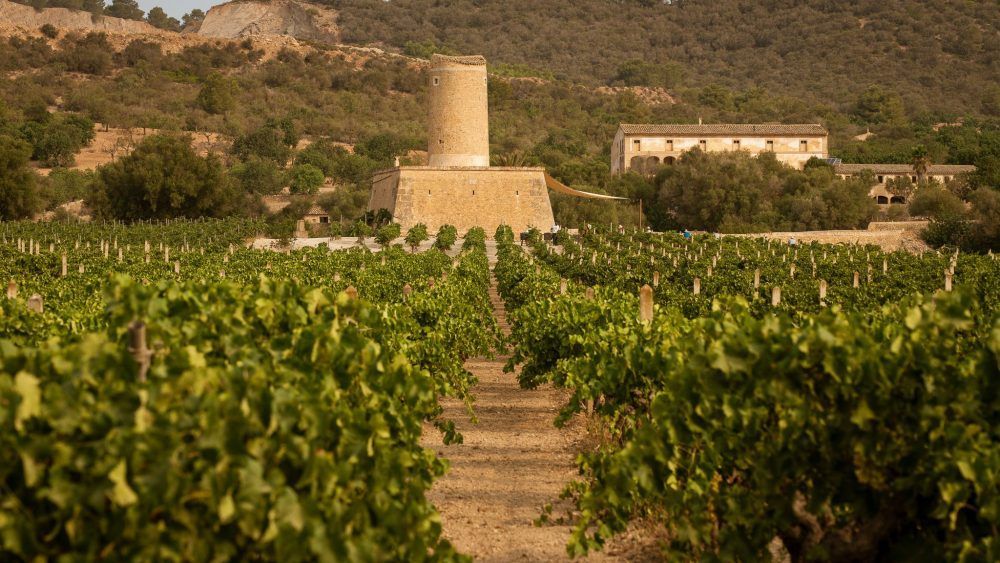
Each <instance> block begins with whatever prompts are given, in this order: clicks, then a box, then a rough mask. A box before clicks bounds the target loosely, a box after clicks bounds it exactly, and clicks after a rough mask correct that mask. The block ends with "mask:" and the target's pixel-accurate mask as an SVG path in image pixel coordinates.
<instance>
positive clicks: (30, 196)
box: [0, 135, 38, 221]
mask: <svg viewBox="0 0 1000 563" xmlns="http://www.w3.org/2000/svg"><path fill="white" fill-rule="evenodd" d="M30 156H31V145H29V144H28V143H25V142H24V141H21V140H18V139H15V138H12V137H9V136H6V135H0V219H3V220H5V221H10V220H14V219H23V218H26V217H31V216H32V215H33V214H34V213H35V211H36V210H37V208H38V188H37V182H38V180H37V175H36V174H35V172H34V171H33V170H31V169H30V168H29V167H28V159H29V158H30Z"/></svg>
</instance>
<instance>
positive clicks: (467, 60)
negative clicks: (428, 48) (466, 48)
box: [431, 54, 486, 68]
mask: <svg viewBox="0 0 1000 563" xmlns="http://www.w3.org/2000/svg"><path fill="white" fill-rule="evenodd" d="M444 63H454V64H460V65H469V66H486V57H484V56H482V55H464V56H452V55H439V54H434V55H431V67H432V68H433V67H435V66H437V65H440V64H444Z"/></svg>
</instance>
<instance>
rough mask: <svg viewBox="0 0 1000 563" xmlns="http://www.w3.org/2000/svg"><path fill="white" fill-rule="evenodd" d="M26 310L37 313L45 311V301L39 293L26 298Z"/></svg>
mask: <svg viewBox="0 0 1000 563" xmlns="http://www.w3.org/2000/svg"><path fill="white" fill-rule="evenodd" d="M28 310H29V311H32V312H35V313H39V314H40V313H43V312H44V311H45V303H44V302H43V301H42V296H41V295H39V294H37V293H36V294H34V295H32V296H31V297H29V298H28Z"/></svg>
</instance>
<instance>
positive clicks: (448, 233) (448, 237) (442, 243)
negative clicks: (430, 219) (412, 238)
mask: <svg viewBox="0 0 1000 563" xmlns="http://www.w3.org/2000/svg"><path fill="white" fill-rule="evenodd" d="M457 240H458V229H456V228H455V226H454V225H441V228H440V229H438V232H437V236H436V237H434V248H437V249H439V250H451V247H453V246H455V242H456V241H457Z"/></svg>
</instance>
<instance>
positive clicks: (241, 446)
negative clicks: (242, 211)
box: [0, 221, 496, 561]
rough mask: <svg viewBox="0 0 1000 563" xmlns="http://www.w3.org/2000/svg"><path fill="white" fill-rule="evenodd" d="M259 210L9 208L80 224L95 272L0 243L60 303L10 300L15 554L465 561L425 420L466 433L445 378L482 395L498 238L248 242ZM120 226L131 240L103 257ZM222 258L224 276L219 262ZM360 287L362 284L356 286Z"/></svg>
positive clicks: (62, 229)
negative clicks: (152, 250) (157, 246)
mask: <svg viewBox="0 0 1000 563" xmlns="http://www.w3.org/2000/svg"><path fill="white" fill-rule="evenodd" d="M258 226H259V225H257V224H253V223H243V222H237V221H227V222H213V221H205V222H198V223H189V222H174V223H172V224H171V225H167V226H163V225H156V226H154V225H149V224H144V225H132V226H128V227H125V226H122V225H120V224H111V223H107V224H103V225H94V224H92V225H86V226H78V225H41V224H34V223H20V224H6V226H5V228H4V235H5V236H6V237H11V238H9V239H8V240H11V241H12V240H13V238H12V237H14V236H17V237H19V238H22V237H23V238H24V239H27V238H28V237H31V238H33V239H34V240H43V239H44V240H47V241H48V240H51V241H53V244H56V245H57V246H58V247H59V251H62V252H65V251H67V249H71V248H72V245H71V241H73V240H74V239H75V240H76V241H77V243H79V242H80V238H83V239H84V241H85V243H86V245H85V246H80V245H79V244H78V246H79V248H77V249H76V252H73V260H74V261H80V263H81V264H84V263H85V264H86V265H87V272H88V273H87V274H80V275H79V276H77V275H75V274H74V275H73V276H71V277H65V278H64V277H60V276H58V274H57V271H58V270H55V271H53V270H52V269H51V268H49V267H48V263H49V262H50V261H51V258H52V257H51V256H48V255H24V254H21V253H20V252H18V251H17V249H16V247H15V246H14V245H13V244H6V243H5V244H3V245H2V246H0V258H2V259H0V270H2V271H3V275H5V276H6V275H10V274H12V273H13V272H14V271H15V270H18V271H20V270H21V268H22V267H25V266H27V267H28V268H30V269H32V270H34V271H36V272H37V273H36V274H35V275H33V276H30V277H25V276H24V273H23V271H22V273H21V274H20V275H19V281H20V282H21V283H22V284H23V289H24V290H26V291H30V292H38V293H40V294H43V295H44V296H45V297H46V309H47V311H46V313H44V314H37V313H31V312H29V311H27V309H26V307H25V304H24V302H23V300H5V301H4V303H0V309H2V311H3V314H2V315H0V320H2V322H0V325H2V326H0V336H2V337H3V338H4V339H5V340H2V341H0V399H2V400H0V426H2V427H3V432H2V433H0V434H2V436H3V437H2V438H0V442H2V444H0V452H2V453H0V460H2V462H0V466H2V467H3V469H2V470H0V474H2V475H0V478H2V479H3V481H4V482H5V483H6V484H7V486H5V487H4V488H3V491H2V493H0V507H2V508H0V535H2V537H4V538H5V541H4V544H3V551H4V553H5V554H7V556H8V557H15V558H20V559H28V560H32V559H36V558H39V557H47V558H60V557H62V558H66V557H70V558H73V557H76V558H79V557H84V558H87V557H99V554H100V552H102V551H104V550H106V549H107V548H108V547H107V546H109V545H113V546H114V549H115V552H116V553H117V554H120V555H121V556H123V557H126V558H130V559H163V558H166V559H171V558H178V557H179V558H183V559H190V560H198V559H205V558H208V559H212V558H231V557H234V556H236V554H242V555H243V556H247V557H250V558H252V559H268V560H279V559H280V560H291V561H302V560H343V559H351V558H353V557H361V558H362V559H369V560H420V561H423V560H455V559H459V557H458V555H457V554H456V553H455V552H454V550H453V548H452V547H451V546H450V544H448V542H446V541H444V540H443V539H442V537H441V526H440V522H439V517H438V516H437V515H436V513H435V511H434V508H433V506H432V505H431V504H430V503H429V502H428V500H427V499H426V496H425V493H426V491H427V490H428V489H429V488H430V486H431V483H432V481H433V480H434V479H436V478H437V477H439V476H440V475H441V474H443V472H444V469H445V462H444V461H443V460H441V459H439V458H438V457H437V456H436V455H435V454H434V453H433V452H432V451H430V450H425V449H424V448H423V447H421V444H420V436H421V433H422V423H424V422H433V423H434V424H435V425H437V426H438V427H439V428H441V430H442V431H444V432H445V434H446V436H449V437H450V439H452V440H455V439H460V437H459V436H457V435H456V434H455V433H454V429H453V425H452V424H451V423H450V422H449V421H445V420H443V419H441V418H440V414H441V408H440V406H439V404H438V402H437V397H438V396H439V395H442V394H447V395H451V396H455V397H459V398H464V399H466V400H468V395H467V392H468V387H469V385H471V383H472V381H473V379H472V376H471V374H469V373H468V372H467V371H465V370H464V369H463V368H462V365H463V362H464V361H465V359H466V358H468V357H471V356H474V355H479V354H484V353H488V352H489V349H490V347H491V346H493V345H494V343H495V342H496V327H495V324H494V323H493V322H492V320H491V317H490V306H489V300H488V298H487V297H486V291H485V288H486V286H487V284H488V283H489V272H488V265H487V263H486V257H485V253H484V252H483V251H482V249H477V252H475V253H471V254H468V255H465V256H463V257H462V258H461V259H460V261H459V262H458V263H454V264H453V263H452V260H451V259H450V258H448V257H447V256H444V255H443V254H441V253H439V252H433V251H432V252H428V253H425V254H421V255H409V254H406V253H403V252H402V251H401V250H396V249H389V250H387V251H386V252H385V253H383V254H382V256H381V257H376V256H374V255H372V254H371V253H369V252H367V251H366V250H353V251H347V252H329V251H328V250H326V249H325V248H324V249H305V250H300V251H294V252H293V253H291V254H290V255H284V254H278V253H273V252H270V251H258V250H249V249H237V250H235V251H234V250H233V246H232V245H233V243H237V247H239V246H240V245H241V243H242V241H243V240H244V239H245V238H246V237H247V235H248V234H249V233H251V232H252V230H253V229H255V228H257V227H258ZM112 237H113V238H114V241H115V242H114V244H115V246H119V243H121V247H120V248H122V247H126V245H127V250H126V251H125V252H124V259H119V260H117V261H115V260H114V259H111V260H109V259H107V258H105V257H104V256H102V254H101V250H100V249H99V248H98V242H99V241H100V242H104V241H105V240H107V241H111V240H112ZM150 238H152V239H153V240H159V241H160V242H161V243H166V244H169V245H174V246H173V248H174V250H175V252H174V254H173V255H172V256H176V257H177V259H179V260H183V261H184V264H185V270H184V272H185V273H184V274H174V273H173V271H172V268H171V267H170V265H169V264H162V263H160V264H156V263H148V261H144V260H143V250H142V248H143V240H144V239H145V241H146V242H148V241H149V240H150ZM57 240H58V241H59V242H56V241H57ZM182 241H183V246H181V243H182ZM189 242H190V243H191V244H192V245H195V246H199V247H200V248H201V250H202V251H201V252H198V251H195V250H194V249H193V248H192V249H190V250H188V249H187V245H188V243H189ZM109 244H110V242H109ZM227 244H228V245H229V249H228V250H227V248H226V247H227ZM202 245H206V246H208V249H207V250H208V252H204V250H205V246H202ZM380 259H381V264H380ZM265 262H266V266H265ZM29 264H30V265H29ZM272 265H273V268H272ZM223 267H224V268H225V269H226V270H227V271H228V275H227V276H226V280H225V281H212V278H213V277H215V276H217V275H218V271H219V269H220V268H223ZM265 269H266V270H273V271H274V274H273V275H274V278H268V277H266V276H264V277H262V276H261V275H260V274H261V272H262V271H264V270H265ZM114 271H118V272H122V271H125V272H129V273H130V274H131V276H122V275H110V276H109V272H114ZM442 271H444V272H448V273H449V274H450V275H449V276H448V278H447V279H441V280H439V281H438V283H436V284H434V287H430V284H429V283H428V281H427V279H428V277H430V276H437V275H439V274H440V273H441V272H442ZM334 273H342V274H343V275H344V279H343V280H341V281H338V282H331V279H333V274H334ZM139 277H142V278H147V279H151V280H153V281H152V282H148V281H144V282H143V283H141V284H140V283H138V282H136V281H133V280H135V279H138V278H139ZM331 283H332V287H331ZM348 284H350V285H354V286H355V287H356V288H358V290H359V291H360V293H361V295H362V296H363V299H351V298H348V297H347V296H346V295H344V294H343V293H342V290H343V289H345V288H346V287H347V285H348ZM404 284H409V285H411V287H412V288H413V290H414V291H413V293H412V295H410V296H409V298H408V299H407V300H406V302H405V303H404V301H403V296H402V291H401V290H402V287H403V285H404ZM102 289H103V293H104V295H105V297H104V298H103V299H102V298H101V297H100V295H101V293H102ZM95 293H96V298H95ZM50 308H51V309H54V310H55V311H56V314H50V313H49V312H48V310H49V309H50ZM70 319H72V321H71V320H70ZM135 319H142V320H143V322H144V323H145V326H146V334H147V342H148V343H149V344H150V346H151V347H152V348H153V350H152V351H151V355H150V358H149V359H150V365H149V368H148V370H141V369H140V367H139V365H138V364H137V361H136V359H135V356H134V354H133V352H134V350H132V349H131V348H130V346H131V344H130V342H131V340H130V337H129V334H128V327H129V325H130V324H131V323H132V322H133V321H134V320H135ZM205 319H213V321H212V322H205ZM79 323H86V324H88V326H89V328H87V329H85V330H83V331H81V330H80V326H79ZM71 327H74V328H71ZM25 330H31V331H38V332H35V333H32V334H31V335H28V334H24V333H23V331H25ZM42 334H59V335H60V337H61V339H52V340H48V341H46V339H45V338H42V337H41V335H42ZM276 334H285V335H286V336H285V337H282V338H275V335H276ZM15 342H16V344H15ZM69 359H72V361H71V362H70V363H71V364H72V366H71V367H70V368H67V366H68V365H69V364H66V361H67V360H69ZM192 385H193V386H194V387H192ZM192 390H195V391H196V393H194V394H192V392H191V391H192ZM192 397H194V398H195V400H192ZM290 445H297V446H295V447H290ZM67 456H68V457H67ZM178 463H179V464H180V465H179V466H177V468H178V470H177V471H168V472H164V471H162V468H164V467H168V466H174V465H177V464H178ZM54 490H58V491H60V495H59V498H60V501H59V502H52V501H51V496H50V493H51V491H54ZM11 507H16V509H12V508H11ZM15 514H17V515H20V517H14V515H15ZM149 514H155V515H156V516H155V517H153V518H149V517H148V515H149ZM96 523H100V524H101V525H99V526H97V528H95V529H94V530H91V532H89V533H81V530H83V529H84V528H86V527H89V526H91V525H93V524H96ZM88 529H89V528H88Z"/></svg>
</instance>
